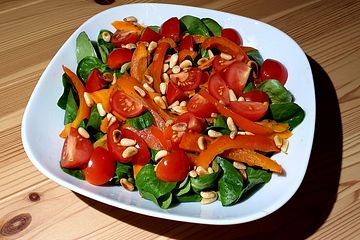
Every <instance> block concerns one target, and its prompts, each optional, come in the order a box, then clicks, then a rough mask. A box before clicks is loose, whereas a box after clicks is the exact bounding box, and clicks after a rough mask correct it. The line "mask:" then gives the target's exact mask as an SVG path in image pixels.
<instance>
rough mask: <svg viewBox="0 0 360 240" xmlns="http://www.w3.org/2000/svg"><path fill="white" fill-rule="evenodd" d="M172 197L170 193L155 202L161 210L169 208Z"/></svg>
mask: <svg viewBox="0 0 360 240" xmlns="http://www.w3.org/2000/svg"><path fill="white" fill-rule="evenodd" d="M172 198H173V195H172V193H171V192H169V193H167V194H165V195H163V196H161V197H159V198H158V200H157V202H158V205H159V206H160V207H161V208H169V207H170V205H171V202H172Z"/></svg>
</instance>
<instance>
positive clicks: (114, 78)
mask: <svg viewBox="0 0 360 240" xmlns="http://www.w3.org/2000/svg"><path fill="white" fill-rule="evenodd" d="M116 81H117V77H116V73H113V80H112V82H111V85H115V83H116Z"/></svg>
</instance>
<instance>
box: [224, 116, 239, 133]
mask: <svg viewBox="0 0 360 240" xmlns="http://www.w3.org/2000/svg"><path fill="white" fill-rule="evenodd" d="M226 124H227V126H228V128H229V129H230V131H237V127H236V125H235V123H234V120H233V119H232V117H227V118H226Z"/></svg>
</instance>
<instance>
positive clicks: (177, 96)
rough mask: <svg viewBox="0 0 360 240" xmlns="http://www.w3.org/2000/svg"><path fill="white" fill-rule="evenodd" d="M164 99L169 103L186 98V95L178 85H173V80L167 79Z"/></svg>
mask: <svg viewBox="0 0 360 240" xmlns="http://www.w3.org/2000/svg"><path fill="white" fill-rule="evenodd" d="M166 99H167V102H168V103H169V104H172V103H173V102H175V101H176V100H179V101H181V100H183V99H186V95H185V93H184V92H183V90H181V89H180V88H179V87H178V86H176V85H175V83H174V82H173V81H169V84H168V87H167V89H166Z"/></svg>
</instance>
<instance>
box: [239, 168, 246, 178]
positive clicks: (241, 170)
mask: <svg viewBox="0 0 360 240" xmlns="http://www.w3.org/2000/svg"><path fill="white" fill-rule="evenodd" d="M239 172H240V174H241V176H242V177H243V179H244V180H247V174H246V172H245V170H244V169H240V170H239Z"/></svg>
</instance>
